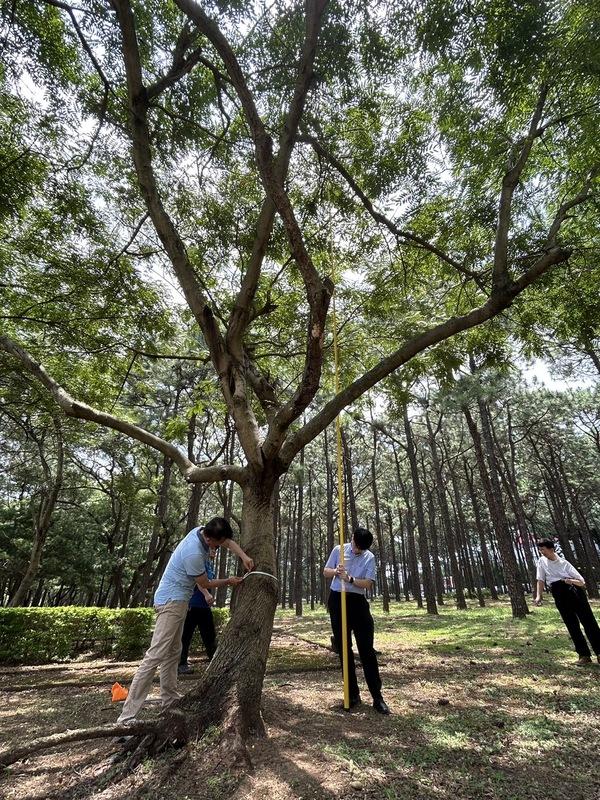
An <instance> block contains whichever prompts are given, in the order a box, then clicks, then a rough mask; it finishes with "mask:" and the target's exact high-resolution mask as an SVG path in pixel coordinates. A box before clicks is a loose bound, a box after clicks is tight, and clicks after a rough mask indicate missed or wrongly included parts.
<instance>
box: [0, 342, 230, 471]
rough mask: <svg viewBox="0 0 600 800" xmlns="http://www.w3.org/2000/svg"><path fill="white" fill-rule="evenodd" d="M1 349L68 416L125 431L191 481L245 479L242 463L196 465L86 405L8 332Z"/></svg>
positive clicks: (141, 431) (135, 427) (158, 439)
mask: <svg viewBox="0 0 600 800" xmlns="http://www.w3.org/2000/svg"><path fill="white" fill-rule="evenodd" d="M0 349H2V350H4V351H5V352H7V353H8V354H9V355H11V356H13V357H14V358H16V359H17V361H19V362H20V364H21V366H22V368H23V369H24V370H25V371H26V372H28V373H29V374H30V375H32V376H33V377H34V378H36V380H38V381H39V382H40V383H41V384H42V385H43V386H44V387H45V388H46V389H47V390H48V391H49V392H50V394H51V395H52V397H53V398H54V400H55V402H56V403H57V404H58V406H60V408H61V409H62V410H63V411H64V413H65V414H67V416H69V417H76V418H78V419H83V420H87V421H89V422H95V423H97V424H98V425H102V426H103V427H105V428H111V429H112V430H115V431H119V432H120V433H124V434H125V435H126V436H129V437H130V438H131V439H135V440H136V441H138V442H142V443H143V444H146V445H149V446H150V447H153V448H154V449H155V450H158V451H159V452H161V453H163V454H164V455H166V456H168V457H169V458H171V459H172V460H173V462H174V463H175V464H177V466H178V468H179V471H180V472H181V474H182V475H183V477H184V478H185V479H186V480H187V481H189V482H190V483H212V482H214V481H224V480H233V481H236V482H237V483H243V482H244V480H245V474H246V473H245V470H244V468H243V467H237V466H235V465H228V464H227V465H221V466H211V467H198V466H196V464H194V463H193V462H192V461H190V459H189V458H187V456H185V455H184V454H183V453H182V452H181V450H179V448H178V447H176V446H175V445H174V444H171V443H170V442H167V441H166V440H165V439H161V437H160V436H156V435H155V434H153V433H151V432H150V431H147V430H146V429H145V428H141V427H140V426H139V425H134V424H133V423H132V422H128V421H127V420H124V419H120V418H119V417H116V416H114V415H113V414H108V413H107V412H105V411H100V410H99V409H96V408H93V407H92V406H88V405H87V404H86V403H82V402H80V401H79V400H75V399H74V398H73V397H71V395H70V394H69V393H68V392H67V391H66V390H65V389H64V388H63V387H62V386H61V385H60V384H59V383H58V382H57V381H55V380H54V378H53V377H52V376H51V375H49V374H48V372H47V371H46V369H45V368H44V367H43V366H42V364H40V363H39V362H38V361H36V360H35V359H34V358H33V357H32V356H31V355H30V354H29V353H28V352H27V351H26V350H25V349H24V348H23V347H21V346H20V345H19V344H17V343H16V342H15V341H13V340H12V339H10V338H9V337H8V336H4V335H0Z"/></svg>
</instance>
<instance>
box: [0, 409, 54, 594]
mask: <svg viewBox="0 0 600 800" xmlns="http://www.w3.org/2000/svg"><path fill="white" fill-rule="evenodd" d="M54 429H55V435H56V470H55V474H54V476H53V475H52V473H51V471H50V468H49V466H48V464H47V462H46V459H45V457H44V453H43V452H42V449H41V448H42V444H41V443H38V446H39V448H40V457H41V460H42V464H43V467H44V473H45V478H46V486H45V487H44V490H43V492H42V496H41V499H40V505H39V507H38V509H37V511H35V512H34V514H33V547H32V549H31V556H30V558H29V564H28V565H27V569H26V570H25V574H24V575H23V577H22V579H21V582H20V583H19V585H18V587H17V589H16V591H15V593H14V594H13V596H12V597H11V600H10V603H9V604H8V605H9V606H10V607H11V608H16V607H17V606H20V605H22V604H23V602H24V601H25V598H26V597H27V595H28V593H29V590H30V588H31V585H32V583H33V581H34V580H35V577H36V575H37V573H38V570H39V568H40V563H41V561H42V552H43V549H44V544H45V543H46V537H47V535H48V531H49V530H50V528H51V527H52V516H53V514H54V509H55V508H56V501H57V500H58V495H59V493H60V490H61V488H62V482H63V466H64V445H63V438H62V430H61V427H60V424H59V422H58V421H57V420H55V421H54Z"/></svg>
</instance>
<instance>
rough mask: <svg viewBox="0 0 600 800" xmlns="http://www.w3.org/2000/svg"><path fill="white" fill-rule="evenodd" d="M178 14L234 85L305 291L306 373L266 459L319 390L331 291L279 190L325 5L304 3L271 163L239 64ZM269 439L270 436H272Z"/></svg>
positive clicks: (216, 36)
mask: <svg viewBox="0 0 600 800" xmlns="http://www.w3.org/2000/svg"><path fill="white" fill-rule="evenodd" d="M176 2H177V5H178V6H179V8H180V9H181V10H182V11H184V12H185V13H186V14H188V16H189V17H190V18H191V19H192V20H193V21H194V22H195V23H196V25H197V26H198V29H199V30H200V31H201V32H202V33H203V34H204V35H205V36H206V37H207V38H208V39H209V40H210V41H211V43H212V44H213V46H214V47H215V49H216V50H217V52H218V53H219V55H220V57H221V59H222V60H223V63H224V64H225V68H226V69H227V73H228V75H229V78H230V80H231V83H232V84H233V86H234V88H235V90H236V92H237V95H238V97H239V98H240V102H241V104H242V108H243V110H244V115H245V117H246V122H247V124H248V127H249V129H250V133H251V136H252V139H253V142H254V147H255V154H256V161H257V165H258V169H259V173H260V176H261V180H262V182H263V185H264V187H265V191H266V193H267V198H268V200H267V201H266V202H269V201H271V202H272V203H273V205H274V207H275V208H276V210H277V212H278V213H279V215H280V216H281V219H282V221H283V223H284V227H285V229H286V234H287V237H288V241H289V243H290V249H291V252H292V254H293V256H294V259H295V261H296V263H297V265H298V268H299V270H300V272H301V274H302V277H303V280H304V285H305V288H306V295H307V300H308V304H309V308H310V318H309V324H308V331H307V350H306V360H305V369H304V373H303V376H302V380H301V383H300V385H299V387H298V389H297V391H296V393H295V395H294V397H293V398H292V400H291V401H290V402H289V403H288V404H286V406H284V408H283V409H281V410H280V412H279V413H278V414H277V416H276V418H275V420H274V422H273V425H272V429H271V432H270V437H268V441H267V443H266V446H265V447H263V453H264V455H265V456H266V457H267V458H268V457H270V456H271V455H273V454H274V453H275V452H276V451H277V449H278V447H279V445H280V442H281V439H282V436H283V434H284V432H285V430H287V428H288V427H289V425H290V424H291V422H292V421H293V420H294V419H296V418H297V417H298V416H299V415H300V414H301V413H302V411H303V410H304V409H305V408H306V406H307V405H308V403H310V401H311V400H312V398H313V397H314V395H315V394H316V391H317V389H318V386H319V381H320V376H321V368H322V359H323V341H324V331H325V321H326V315H327V309H328V307H329V301H330V298H331V293H332V290H333V287H332V285H331V284H330V283H329V281H328V280H327V279H325V280H321V278H320V277H319V275H318V273H317V271H316V269H315V267H314V264H313V263H312V260H311V258H310V256H309V254H308V251H307V249H306V246H305V243H304V238H303V236H302V231H301V229H300V226H299V224H298V222H297V220H296V217H295V214H294V210H293V208H292V204H291V202H290V200H289V197H288V195H287V192H286V191H285V189H284V178H285V176H286V174H287V170H288V166H289V159H290V155H291V152H292V149H293V145H294V141H295V136H296V133H297V130H298V125H299V123H300V119H301V117H302V113H303V110H304V105H305V101H306V96H307V93H308V90H309V88H310V84H311V81H312V76H313V63H314V57H315V53H316V48H317V41H318V34H319V30H320V24H321V17H322V14H323V11H324V9H325V5H326V0H309V2H307V16H306V36H305V40H304V46H303V54H302V59H301V66H300V70H299V73H298V78H297V81H296V86H295V89H294V95H293V98H292V101H291V104H290V108H289V111H288V114H287V117H286V121H285V123H284V128H283V132H282V135H281V139H280V148H279V153H278V155H277V158H276V159H274V158H273V145H272V140H271V137H270V136H269V135H268V134H267V132H266V130H265V127H264V124H263V122H262V120H261V118H260V115H259V113H258V110H257V108H256V104H255V102H254V98H253V96H252V92H251V91H250V88H249V86H248V84H247V82H246V79H245V76H244V74H243V71H242V68H241V66H240V64H239V62H238V59H237V57H236V55H235V53H234V51H233V49H232V47H231V45H230V44H229V42H228V41H227V39H226V38H225V36H224V35H223V33H222V32H221V30H220V29H219V27H218V26H217V24H216V23H215V22H214V21H213V20H211V19H210V18H209V17H208V16H207V15H206V14H205V13H204V11H203V10H202V8H201V7H200V6H199V5H198V4H197V3H195V2H194V0H176ZM273 211H274V209H272V208H268V207H265V206H263V212H262V213H261V216H262V221H261V222H262V224H263V230H264V231H266V230H267V229H268V227H269V220H270V219H271V225H272V218H271V214H272V213H273ZM260 244H261V242H260V241H259V242H257V248H256V253H253V259H252V263H251V265H250V268H249V269H248V272H247V275H246V279H245V283H244V286H243V287H242V288H243V296H242V297H241V298H240V303H239V305H238V306H237V307H236V309H235V311H234V315H233V318H232V327H231V336H230V341H231V342H232V344H233V345H234V346H236V347H237V348H238V349H239V346H240V345H239V340H240V336H241V332H242V331H243V330H244V329H245V327H246V325H247V323H248V319H249V313H250V301H251V299H252V297H253V296H254V292H255V290H256V286H257V281H258V276H259V270H260V264H261V262H262V255H261V252H260V249H259V247H258V245H260ZM271 434H272V435H271Z"/></svg>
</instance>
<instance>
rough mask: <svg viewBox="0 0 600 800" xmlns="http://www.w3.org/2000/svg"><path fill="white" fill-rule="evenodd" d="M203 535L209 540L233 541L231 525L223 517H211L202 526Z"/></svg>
mask: <svg viewBox="0 0 600 800" xmlns="http://www.w3.org/2000/svg"><path fill="white" fill-rule="evenodd" d="M204 535H205V536H208V538H209V539H233V531H232V530H231V525H230V524H229V523H228V522H227V520H226V519H225V517H213V518H212V519H210V520H209V521H208V522H207V523H206V525H205V526H204Z"/></svg>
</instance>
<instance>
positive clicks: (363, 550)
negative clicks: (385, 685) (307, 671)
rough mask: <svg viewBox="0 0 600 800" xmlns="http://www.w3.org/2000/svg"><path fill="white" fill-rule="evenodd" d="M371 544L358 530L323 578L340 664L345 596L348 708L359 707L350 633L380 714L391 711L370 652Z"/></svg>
mask: <svg viewBox="0 0 600 800" xmlns="http://www.w3.org/2000/svg"><path fill="white" fill-rule="evenodd" d="M372 544H373V534H372V533H371V532H370V531H368V530H367V529H366V528H357V529H356V530H355V531H354V535H353V536H352V542H351V543H350V544H345V545H344V565H343V566H342V564H340V546H339V545H338V546H337V547H334V548H333V550H332V551H331V554H330V556H329V558H328V559H327V563H326V564H325V568H324V569H323V574H324V575H325V577H326V578H333V580H332V582H331V591H330V592H329V601H328V603H327V605H328V609H329V616H330V617H331V629H332V631H333V639H334V642H335V645H336V649H337V651H338V653H339V655H340V662H341V661H342V614H341V605H342V601H341V593H342V591H343V592H345V593H346V622H347V628H348V677H349V683H350V708H353V707H354V706H356V705H358V704H359V703H360V693H359V691H358V682H357V680H356V667H355V664H354V654H353V653H352V633H354V638H355V640H356V646H357V648H358V652H359V655H360V660H361V663H362V666H363V672H364V674H365V680H366V682H367V686H368V687H369V691H370V692H371V696H372V698H373V708H374V709H375V711H378V712H379V713H380V714H389V713H390V710H389V708H388V706H387V704H386V703H385V701H384V699H383V697H382V695H381V678H380V677H379V665H378V664H377V656H376V654H375V650H374V648H373V636H374V632H375V625H374V623H373V617H372V616H371V612H370V611H369V603H368V601H367V597H366V592H367V589H370V588H371V587H372V586H373V584H374V582H375V575H376V573H375V556H374V555H373V553H371V552H370V550H369V548H370V547H371V545H372Z"/></svg>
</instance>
